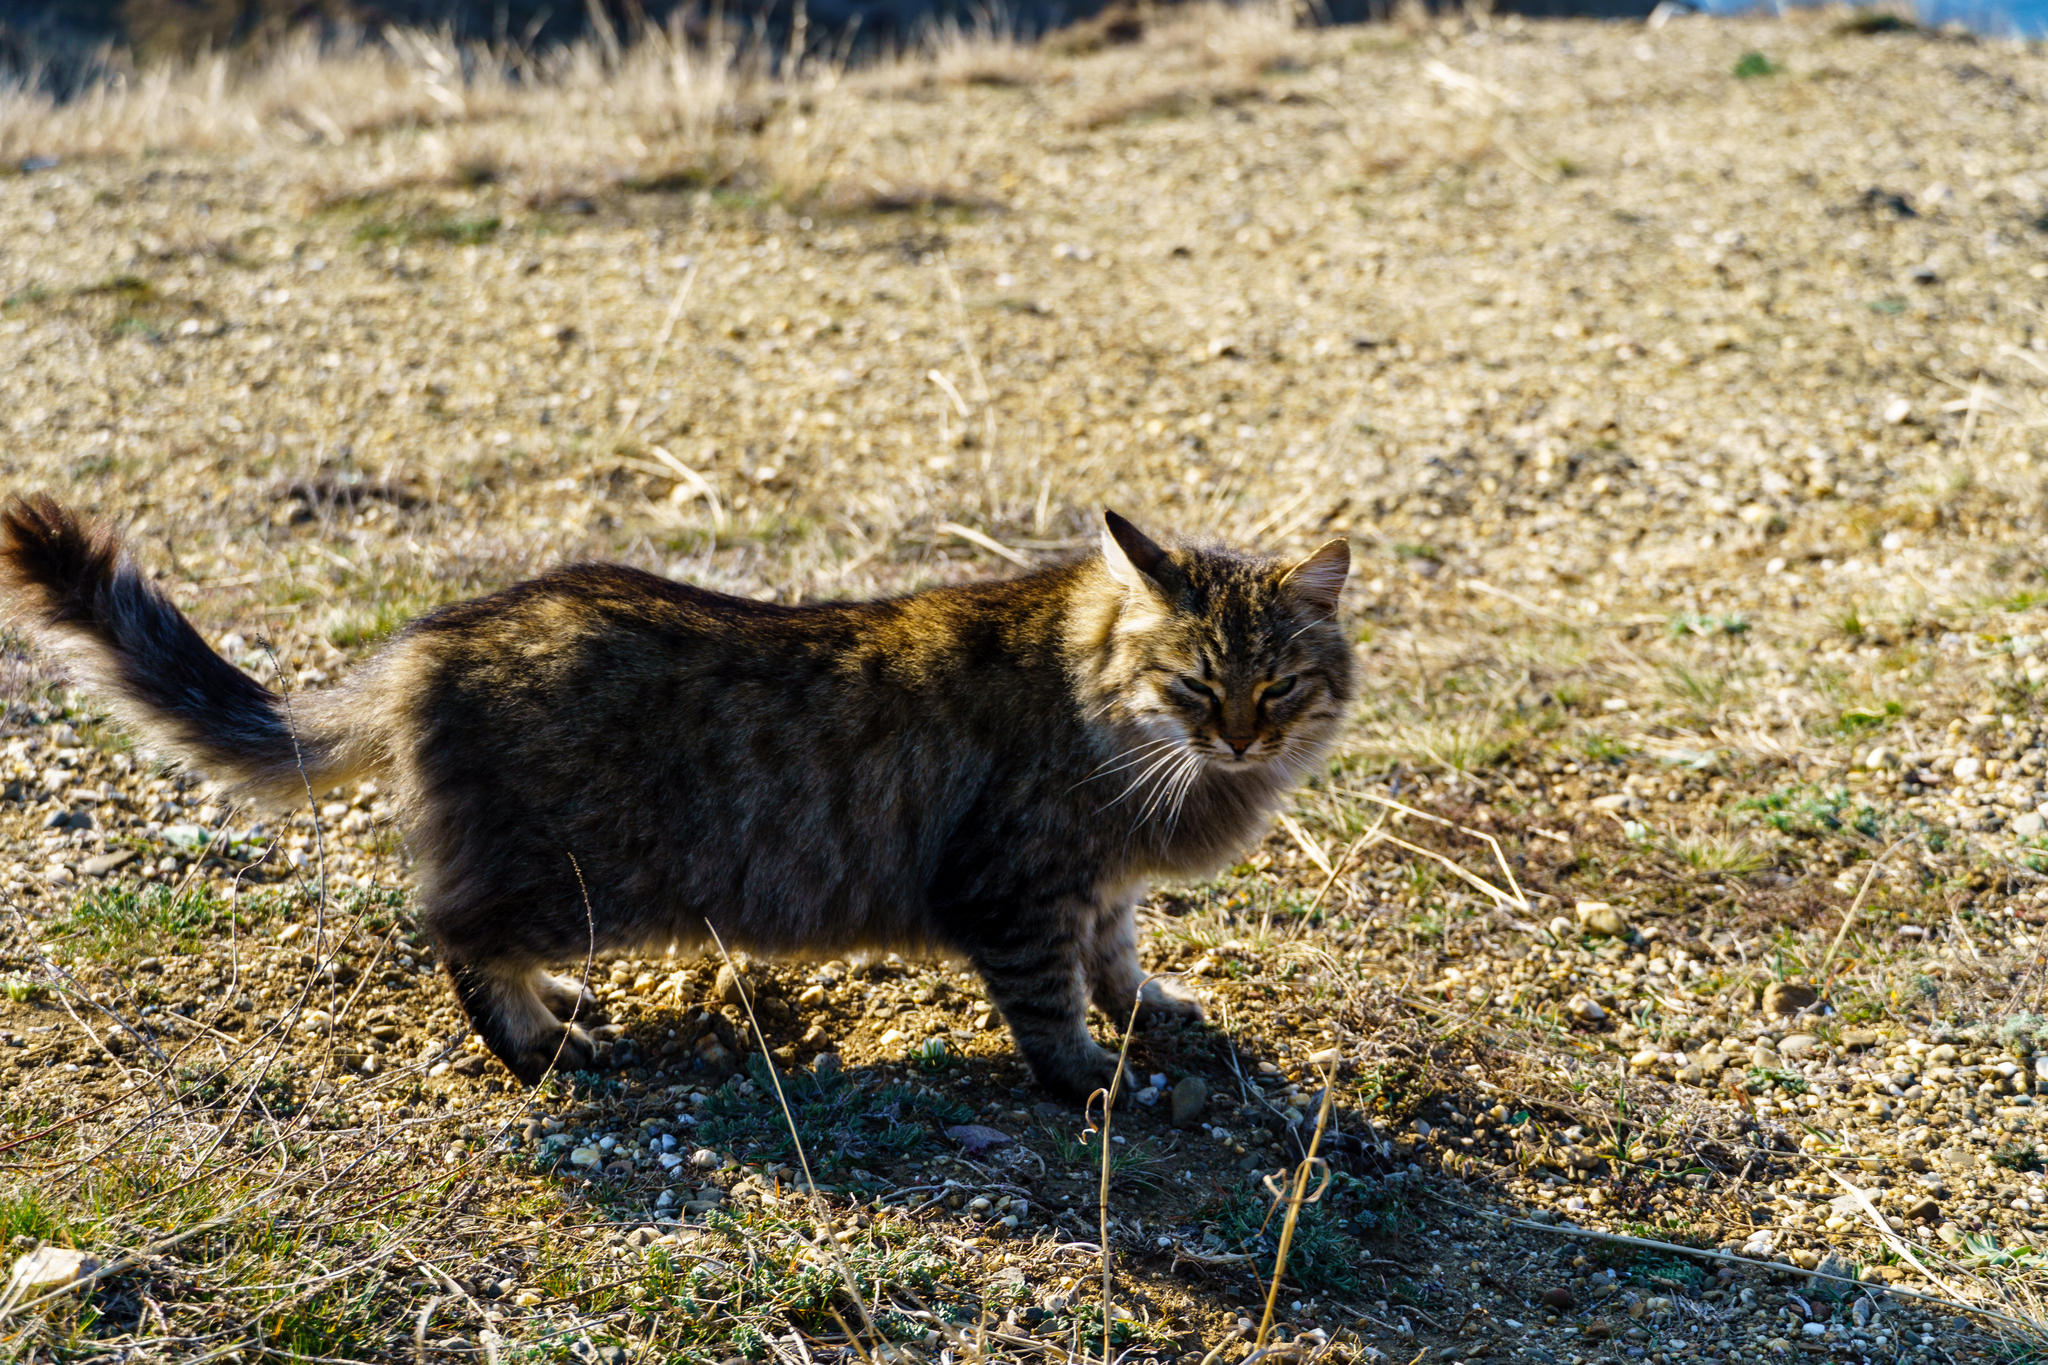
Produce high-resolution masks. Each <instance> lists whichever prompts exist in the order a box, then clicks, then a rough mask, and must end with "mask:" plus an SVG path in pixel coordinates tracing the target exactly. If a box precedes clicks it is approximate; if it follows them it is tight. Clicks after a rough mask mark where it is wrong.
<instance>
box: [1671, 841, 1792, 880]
mask: <svg viewBox="0 0 2048 1365" xmlns="http://www.w3.org/2000/svg"><path fill="white" fill-rule="evenodd" d="M1664 849H1665V851H1666V852H1667V853H1669V854H1670V855H1671V856H1672V857H1674V858H1676V859H1678V861H1680V862H1681V863H1684V864H1685V865H1686V866H1687V867H1690V868H1694V869H1697V870H1698V871H1701V872H1719V873H1721V874H1722V875H1724V876H1729V877H1746V876H1748V875H1749V874H1750V873H1752V872H1761V871H1762V870H1763V868H1764V865H1765V863H1767V862H1768V861H1769V859H1767V858H1766V857H1765V855H1764V851H1763V850H1762V849H1761V848H1758V847H1757V846H1756V843H1755V842H1754V841H1753V840H1751V839H1749V838H1746V837H1745V836H1743V835H1740V834H1685V835H1675V836H1672V837H1670V838H1668V839H1666V840H1665V841H1664Z"/></svg>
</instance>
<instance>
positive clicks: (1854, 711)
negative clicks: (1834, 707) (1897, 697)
mask: <svg viewBox="0 0 2048 1365" xmlns="http://www.w3.org/2000/svg"><path fill="white" fill-rule="evenodd" d="M1905 714H1906V708H1905V707H1904V706H1902V705H1901V704H1899V703H1898V702H1895V701H1888V702H1885V703H1883V704H1882V705H1879V706H1862V707H1852V708H1850V709H1848V710H1845V711H1843V712H1842V713H1841V714H1840V715H1838V716H1836V717H1835V719H1834V721H1833V723H1832V724H1831V725H1830V726H1829V728H1830V729H1831V730H1833V732H1834V733H1835V734H1838V735H1840V736H1842V737H1843V738H1845V739H1854V738H1856V737H1857V736H1859V735H1867V734H1869V733H1870V732H1871V731H1872V730H1878V729H1882V728H1883V727H1885V726H1887V725H1889V724H1891V723H1892V722H1893V721H1894V720H1897V719H1898V718H1899V717H1900V716H1903V715H1905Z"/></svg>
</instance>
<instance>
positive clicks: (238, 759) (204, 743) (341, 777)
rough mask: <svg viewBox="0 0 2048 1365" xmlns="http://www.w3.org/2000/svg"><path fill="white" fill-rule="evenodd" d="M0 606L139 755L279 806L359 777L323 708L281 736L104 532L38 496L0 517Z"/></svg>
mask: <svg viewBox="0 0 2048 1365" xmlns="http://www.w3.org/2000/svg"><path fill="white" fill-rule="evenodd" d="M0 598H4V599H5V600H6V601H7V602H8V603H10V604H11V606H12V607H13V609H14V614H15V616H16V618H17V620H19V621H20V622H21V624H23V625H25V626H26V627H27V628H28V630H29V632H30V633H31V634H33V635H35V636H37V637H39V638H40V639H41V640H42V641H43V642H44V644H45V645H46V646H47V647H48V648H50V649H51V650H52V652H54V653H56V654H57V655H58V656H59V657H61V658H63V659H64V660H65V661H66V662H67V663H68V664H69V665H70V667H71V668H72V670H73V671H74V672H75V673H76V675H77V677H78V681H79V682H80V683H82V684H83V685H84V686H85V687H86V688H87V690H89V691H91V692H93V693H94V694H96V695H97V696H99V697H100V698H101V699H102V700H104V701H105V702H106V703H107V705H108V706H109V707H110V708H111V709H112V711H113V712H114V715H115V717H116V718H117V719H118V720H119V721H121V722H122V723H123V724H124V725H126V726H128V727H129V728H131V729H132V730H134V731H135V732H136V733H137V734H138V735H139V736H140V737H141V738H142V739H143V741H144V743H145V744H146V745H147V746H148V747H149V748H150V749H152V750H154V751H156V752H158V753H161V754H163V755H165V756H167V757H172V758H177V759H180V760H183V761H185V762H189V763H191V764H193V765H195V766H197V767H200V768H203V769H205V770H207V771H208V772H210V773H212V774H213V775H214V776H216V777H218V778H220V779H222V780H223V781H225V782H227V783H229V784H231V785H232V786H234V787H235V788H237V789H239V791H240V793H241V794H243V795H245V796H247V797H251V798H253V799H256V800H259V801H264V802H268V803H273V804H280V803H289V802H290V801H292V800H294V799H296V798H301V797H303V796H304V794H305V790H306V787H307V784H308V782H309V781H310V782H311V784H312V785H313V786H314V788H315V789H316V790H320V791H325V790H327V789H328V788H330V787H333V786H335V785H336V784H337V783H338V782H341V781H345V780H347V779H348V778H349V777H350V776H352V775H354V772H355V771H356V770H357V769H358V768H359V767H360V766H361V765H360V763H359V762H357V761H355V760H354V756H353V754H352V752H351V750H352V749H353V748H354V746H353V745H351V744H350V742H349V738H350V737H349V735H348V733H347V727H345V726H337V725H336V724H335V723H334V715H333V708H332V707H331V706H321V705H315V706H312V707H308V708H304V710H303V713H302V714H300V715H297V716H295V717H293V720H294V722H295V723H294V724H291V725H288V724H287V723H286V715H285V705H286V703H285V700H284V698H282V697H280V696H279V695H278V694H276V693H274V692H272V691H270V690H269V689H268V688H266V687H264V686H263V685H262V684H260V683H258V682H257V681H255V680H254V679H253V678H251V677H249V675H248V674H246V673H244V672H242V671H241V670H240V669H239V668H236V667H235V666H234V665H233V664H231V663H229V662H228V661H227V660H225V659H223V658H221V657H220V656H219V655H218V654H216V653H214V652H213V650H212V649H211V648H209V647H208V646H207V644H206V642H205V641H204V640H202V639H201V638H200V637H199V632H197V631H196V630H194V629H193V628H192V624H191V622H189V621H187V620H186V619H185V616H184V614H183V613H182V612H180V611H179V610H178V609H177V607H175V606H173V605H172V604H171V602H170V601H169V600H168V599H167V598H165V596H164V595H163V593H162V592H160V591H159V590H158V589H157V588H156V587H155V585H153V584H152V583H150V582H149V580H148V579H146V578H144V577H143V575H142V573H141V572H140V571H139V570H138V569H137V568H136V567H135V564H134V563H133V561H131V560H130V559H129V558H128V556H127V555H126V554H124V553H122V551H121V545H120V541H119V539H118V538H117V537H116V536H115V535H114V534H113V533H112V532H111V531H109V530H107V529H106V528H104V527H95V526H91V525H88V524H87V523H86V522H84V521H82V520H80V519H79V518H78V517H77V516H75V515H73V514H72V513H71V512H69V511H67V510H65V509H64V508H63V507H61V506H59V505H58V504H57V503H56V501H55V500H53V499H51V498H50V497H48V496H47V495H42V496H38V497H35V498H31V499H21V498H15V499H12V500H10V502H9V503H8V505H7V507H6V508H5V510H0ZM302 765H303V769H304V771H303V772H302V771H301V768H302Z"/></svg>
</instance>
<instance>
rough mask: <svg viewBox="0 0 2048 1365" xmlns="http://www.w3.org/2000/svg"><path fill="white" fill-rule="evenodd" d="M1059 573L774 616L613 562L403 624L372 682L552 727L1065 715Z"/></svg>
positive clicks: (421, 699) (419, 698) (420, 703)
mask: <svg viewBox="0 0 2048 1365" xmlns="http://www.w3.org/2000/svg"><path fill="white" fill-rule="evenodd" d="M1070 576H1071V575H1070V570H1069V569H1068V568H1066V567H1064V566H1062V567H1057V568H1054V569H1049V570H1041V571H1039V572H1037V573H1034V574H1027V575H1024V576H1022V577H1020V578H1014V579H1007V580H1001V581H997V582H988V583H979V584H972V585H962V586H954V587H940V588H933V589H927V590H925V591H923V592H918V593H912V594H909V595H907V596H902V597H894V598H883V599H877V600H866V601H844V602H839V601H828V602H813V603H806V604H803V605H798V606H789V605H783V604H778V603H773V602H758V601H753V600H751V599H748V598H743V597H735V596H731V595H729V594H725V593H719V592H714V591H711V590H709V589H705V588H701V587H697V586H695V585H692V584H688V583H680V582H676V581H674V580H672V579H667V578H662V577H659V576H657V575H655V574H651V573H647V572H644V571H642V570H639V569H634V568H630V567H627V566H624V565H618V564H603V563H597V564H575V565H569V566H566V567H563V568H560V569H556V570H553V571H551V572H549V573H546V574H543V575H541V576H540V577H537V578H534V579H530V580H528V581H526V582H523V583H518V584H515V585H513V586H511V587H508V588H505V589H502V590H501V591H499V592H496V593H491V594H488V595H486V596H483V597H478V598H473V599H471V600H468V601H464V602H458V603H454V604H451V605H449V606H445V607H441V608H439V609H437V610H435V611H432V612H429V613H428V614H426V615H424V616H422V617H420V618H419V619H417V620H415V621H413V622H412V623H410V624H409V625H407V626H406V627H405V628H404V629H403V630H402V631H401V632H400V634H399V635H398V637H397V638H396V639H395V640H394V641H393V643H392V646H391V647H390V649H389V650H388V651H387V654H386V656H385V658H384V659H383V660H380V664H379V671H380V672H382V673H384V674H385V675H387V677H388V678H389V679H390V680H391V681H393V682H397V683H399V684H400V689H399V690H401V691H403V692H406V693H410V694H411V695H410V697H409V701H410V702H411V703H412V704H413V705H414V706H416V707H418V708H421V709H422V710H426V711H433V712H437V713H439V714H441V715H443V716H447V715H448V714H449V713H450V712H451V710H453V711H461V712H466V713H469V718H470V720H471V721H473V722H474V723H478V724H481V723H483V720H484V718H483V717H481V716H478V715H476V714H475V713H476V711H477V710H478V709H479V708H481V709H482V710H485V711H490V712H497V713H501V715H502V714H503V713H511V712H519V711H526V710H531V709H533V708H536V707H542V708H546V709H547V710H548V711H549V712H550V713H551V716H552V718H553V721H554V723H556V724H558V725H559V724H561V723H564V722H570V723H572V724H573V722H574V720H575V718H576V717H578V716H580V717H583V718H584V719H586V720H587V721H589V722H591V723H597V724H603V723H606V722H607V721H623V720H626V719H633V720H635V721H636V722H637V725H638V727H639V728H643V729H644V728H646V727H647V726H649V725H650V724H652V725H655V726H656V728H663V727H661V726H660V725H659V721H660V720H661V719H662V718H663V717H667V718H670V719H674V718H677V717H678V716H688V717H695V718H700V719H711V718H716V717H725V718H728V719H730V718H733V717H736V716H738V715H741V714H748V715H750V716H751V718H753V719H756V720H758V719H760V718H761V717H762V716H764V715H773V716H779V717H780V718H782V719H786V720H796V719H798V718H800V717H802V718H807V719H809V720H810V721H812V722H814V723H815V722H820V721H825V720H827V719H828V718H829V717H831V716H833V715H834V714H837V715H839V716H840V717H842V719H843V720H844V721H845V722H846V723H849V724H857V725H859V726H860V727H861V728H864V729H871V728H872V727H873V726H874V725H875V724H877V723H884V724H886V723H890V722H891V721H894V722H899V723H902V724H905V725H913V724H916V723H917V722H918V721H919V720H920V719H922V720H923V721H925V722H926V723H931V722H935V721H937V720H938V719H940V718H941V717H950V718H952V719H954V720H966V719H969V718H970V717H971V716H972V715H973V714H975V713H997V714H1001V713H1007V714H1008V715H1009V716H1010V718H1011V720H1012V721H1013V722H1015V721H1029V720H1033V719H1037V720H1039V721H1053V720H1055V719H1061V718H1065V717H1068V716H1071V714H1072V710H1073V708H1072V698H1071V696H1070V695H1069V694H1068V688H1067V680H1066V677H1065V674H1064V670H1063V666H1062V658H1061V654H1060V649H1061V639H1062V626H1061V621H1062V616H1063V612H1064V610H1065V601H1066V597H1067V594H1068V592H1069V590H1070V581H1069V580H1070Z"/></svg>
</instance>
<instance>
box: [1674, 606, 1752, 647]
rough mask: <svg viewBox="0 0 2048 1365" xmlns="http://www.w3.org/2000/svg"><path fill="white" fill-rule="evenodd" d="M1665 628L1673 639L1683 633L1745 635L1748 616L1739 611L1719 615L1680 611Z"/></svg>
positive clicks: (1747, 626) (1747, 627) (1747, 631)
mask: <svg viewBox="0 0 2048 1365" xmlns="http://www.w3.org/2000/svg"><path fill="white" fill-rule="evenodd" d="M1665 628H1666V630H1667V632H1668V633H1669V634H1670V636H1671V638H1672V639H1674V640H1675V639H1678V638H1679V637H1681V636H1685V635H1747V634H1748V633H1749V618H1748V617H1747V616H1744V615H1743V614H1742V613H1740V612H1729V613H1725V614H1721V615H1714V614H1701V613H1699V612H1680V613H1679V614H1678V615H1676V616H1674V617H1672V618H1671V620H1670V621H1669V622H1668V623H1667V624H1666V627H1665Z"/></svg>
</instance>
